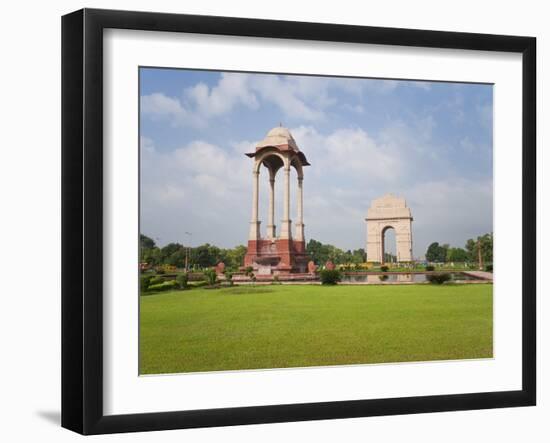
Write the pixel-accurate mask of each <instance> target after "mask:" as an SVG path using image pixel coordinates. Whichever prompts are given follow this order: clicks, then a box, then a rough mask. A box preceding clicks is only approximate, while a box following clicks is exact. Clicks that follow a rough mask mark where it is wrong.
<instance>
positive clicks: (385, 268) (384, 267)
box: [380, 265, 390, 272]
mask: <svg viewBox="0 0 550 443" xmlns="http://www.w3.org/2000/svg"><path fill="white" fill-rule="evenodd" d="M389 269H390V268H388V267H387V266H386V265H382V266H380V270H381V271H382V272H388V271H389Z"/></svg>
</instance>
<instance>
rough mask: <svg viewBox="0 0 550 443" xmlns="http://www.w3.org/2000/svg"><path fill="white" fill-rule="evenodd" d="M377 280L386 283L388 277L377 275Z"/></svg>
mask: <svg viewBox="0 0 550 443" xmlns="http://www.w3.org/2000/svg"><path fill="white" fill-rule="evenodd" d="M378 278H379V279H380V281H386V280H387V279H388V278H389V277H388V276H387V275H379V276H378Z"/></svg>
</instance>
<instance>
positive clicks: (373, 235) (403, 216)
mask: <svg viewBox="0 0 550 443" xmlns="http://www.w3.org/2000/svg"><path fill="white" fill-rule="evenodd" d="M365 220H366V221H367V260H368V261H372V262H379V263H384V234H385V232H386V231H387V230H388V229H390V228H393V229H394V230H395V242H396V256H397V261H398V262H408V261H412V259H413V256H412V221H413V218H412V215H411V210H410V209H409V208H408V207H407V203H406V202H405V199H404V198H400V197H396V196H395V195H392V194H386V195H384V196H382V197H380V198H377V199H375V200H373V201H372V204H371V207H370V208H369V209H368V211H367V218H366V219H365Z"/></svg>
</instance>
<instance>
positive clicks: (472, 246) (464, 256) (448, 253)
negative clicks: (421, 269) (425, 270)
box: [426, 232, 493, 263]
mask: <svg viewBox="0 0 550 443" xmlns="http://www.w3.org/2000/svg"><path fill="white" fill-rule="evenodd" d="M480 258H481V261H482V262H483V263H492V262H493V233H492V232H491V233H488V234H484V235H481V236H479V237H477V238H476V239H473V238H470V239H468V241H467V242H466V245H465V247H464V248H455V247H451V246H449V245H448V244H442V245H440V244H439V243H438V242H434V243H432V244H430V246H428V249H427V250H426V260H427V261H429V262H434V263H449V262H458V263H461V262H479V259H480Z"/></svg>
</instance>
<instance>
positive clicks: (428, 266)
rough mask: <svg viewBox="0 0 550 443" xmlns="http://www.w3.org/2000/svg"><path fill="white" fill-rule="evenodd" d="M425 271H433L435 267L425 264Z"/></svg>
mask: <svg viewBox="0 0 550 443" xmlns="http://www.w3.org/2000/svg"><path fill="white" fill-rule="evenodd" d="M426 271H435V267H434V266H432V265H427V266H426Z"/></svg>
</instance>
